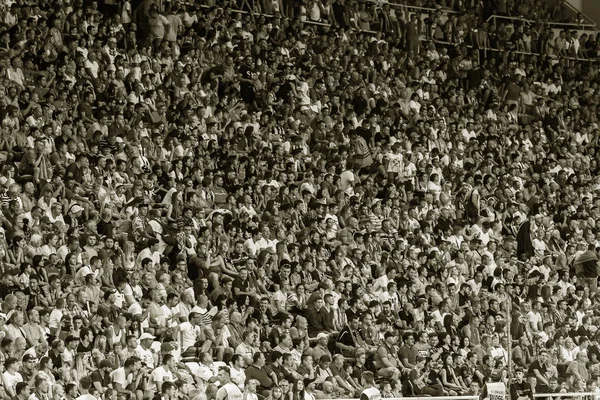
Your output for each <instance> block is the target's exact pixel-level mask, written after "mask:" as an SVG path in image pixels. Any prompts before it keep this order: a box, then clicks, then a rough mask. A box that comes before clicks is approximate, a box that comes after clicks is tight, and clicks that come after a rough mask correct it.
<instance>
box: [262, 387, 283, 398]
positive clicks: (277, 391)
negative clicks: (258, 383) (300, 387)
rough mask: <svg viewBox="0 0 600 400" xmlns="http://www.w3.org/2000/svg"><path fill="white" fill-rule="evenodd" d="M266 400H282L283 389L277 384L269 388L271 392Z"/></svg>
mask: <svg viewBox="0 0 600 400" xmlns="http://www.w3.org/2000/svg"><path fill="white" fill-rule="evenodd" d="M266 400H284V397H283V390H282V389H281V388H280V387H279V386H275V387H272V388H271V394H270V395H269V397H267V399H266Z"/></svg>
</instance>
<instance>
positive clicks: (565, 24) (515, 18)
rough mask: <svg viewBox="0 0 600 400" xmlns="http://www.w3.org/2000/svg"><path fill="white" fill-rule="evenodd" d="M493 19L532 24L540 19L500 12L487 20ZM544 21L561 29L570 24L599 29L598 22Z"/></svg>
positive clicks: (545, 23) (593, 29)
mask: <svg viewBox="0 0 600 400" xmlns="http://www.w3.org/2000/svg"><path fill="white" fill-rule="evenodd" d="M492 19H509V20H513V21H522V22H526V23H528V24H530V25H535V24H537V23H538V21H534V20H532V19H528V18H525V17H515V16H513V15H499V14H492V15H490V16H489V17H488V19H487V20H486V22H490V21H491V20H492ZM542 23H543V24H544V25H546V26H550V27H556V29H560V27H565V26H570V27H575V29H580V30H590V31H597V30H598V27H597V26H596V24H578V23H576V22H554V21H544V22H542Z"/></svg>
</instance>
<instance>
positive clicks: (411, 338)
mask: <svg viewBox="0 0 600 400" xmlns="http://www.w3.org/2000/svg"><path fill="white" fill-rule="evenodd" d="M402 339H404V345H402V346H401V347H400V350H398V356H399V357H398V358H399V359H400V361H401V362H402V365H403V366H404V368H413V367H414V365H415V363H416V361H417V355H418V352H417V350H416V349H415V348H414V345H415V335H414V333H412V332H407V333H405V334H404V336H403V337H402Z"/></svg>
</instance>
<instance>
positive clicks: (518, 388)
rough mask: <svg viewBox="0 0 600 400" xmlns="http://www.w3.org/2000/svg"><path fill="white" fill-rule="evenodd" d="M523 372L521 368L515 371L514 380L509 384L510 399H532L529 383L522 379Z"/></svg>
mask: <svg viewBox="0 0 600 400" xmlns="http://www.w3.org/2000/svg"><path fill="white" fill-rule="evenodd" d="M524 376H525V373H524V372H523V370H522V369H521V368H517V370H516V371H515V380H514V382H513V383H512V384H511V385H510V398H511V399H512V400H533V392H532V391H531V385H530V384H529V383H528V382H526V381H525V380H523V377H524Z"/></svg>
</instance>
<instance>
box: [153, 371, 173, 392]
mask: <svg viewBox="0 0 600 400" xmlns="http://www.w3.org/2000/svg"><path fill="white" fill-rule="evenodd" d="M174 381H175V379H174V378H173V372H171V371H167V370H166V369H165V368H164V367H163V366H160V367H158V368H156V369H155V370H154V371H152V382H153V384H155V385H156V390H159V388H158V384H157V382H174Z"/></svg>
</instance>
